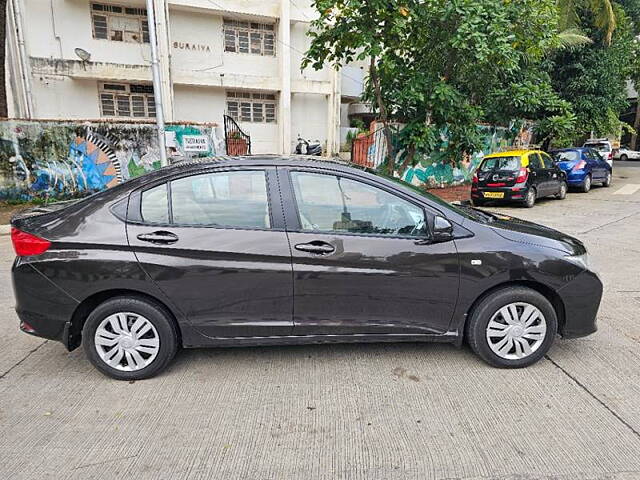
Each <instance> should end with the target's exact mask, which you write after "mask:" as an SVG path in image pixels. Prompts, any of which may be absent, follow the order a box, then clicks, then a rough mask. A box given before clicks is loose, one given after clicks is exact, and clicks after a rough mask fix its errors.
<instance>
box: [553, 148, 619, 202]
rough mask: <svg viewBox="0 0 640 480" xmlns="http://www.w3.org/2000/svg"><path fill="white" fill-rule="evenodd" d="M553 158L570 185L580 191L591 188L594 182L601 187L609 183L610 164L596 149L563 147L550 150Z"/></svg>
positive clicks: (586, 190)
mask: <svg viewBox="0 0 640 480" xmlns="http://www.w3.org/2000/svg"><path fill="white" fill-rule="evenodd" d="M550 153H551V155H553V159H554V161H555V162H556V164H557V165H558V167H560V168H561V169H562V171H563V172H564V173H565V176H566V179H567V183H568V184H569V186H570V187H574V188H578V189H580V191H582V192H585V193H586V192H588V191H589V190H591V186H592V185H593V184H594V183H599V184H601V185H602V186H603V187H609V186H610V185H611V177H612V169H611V165H609V163H608V162H607V161H606V160H604V159H603V158H602V157H601V156H600V155H599V154H598V152H597V151H595V150H592V149H590V148H585V147H582V148H563V149H560V150H553V151H552V152H550Z"/></svg>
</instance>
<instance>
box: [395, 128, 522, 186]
mask: <svg viewBox="0 0 640 480" xmlns="http://www.w3.org/2000/svg"><path fill="white" fill-rule="evenodd" d="M478 129H479V130H480V133H481V135H482V147H481V149H480V150H479V151H477V152H474V153H473V154H472V155H469V156H466V157H465V158H461V159H459V160H457V161H456V162H451V161H450V159H449V158H447V157H446V156H445V153H444V149H445V148H446V147H447V142H448V138H447V134H446V131H445V132H442V133H441V135H440V144H439V146H438V147H437V148H436V149H435V150H434V151H433V152H431V153H430V154H428V155H426V154H423V155H421V156H420V157H419V161H418V163H417V164H416V165H415V166H413V167H408V168H407V169H406V170H405V171H404V172H399V176H400V178H402V179H403V180H404V181H406V182H408V183H411V184H412V185H416V186H426V187H429V188H433V187H444V186H452V185H460V184H463V183H467V182H470V181H471V178H472V177H473V174H474V172H475V169H476V168H477V167H478V165H479V164H480V162H481V161H482V158H483V157H484V156H485V155H487V154H489V153H492V152H497V151H500V150H503V149H505V148H515V147H518V148H519V147H521V148H526V147H527V146H528V145H529V140H530V138H531V133H532V125H531V124H529V123H523V122H519V123H515V122H514V123H513V124H512V125H510V126H509V127H496V126H489V125H479V126H478ZM403 153H404V152H400V153H399V154H398V155H397V156H396V163H397V164H400V165H401V164H402V158H403V157H402V154H403Z"/></svg>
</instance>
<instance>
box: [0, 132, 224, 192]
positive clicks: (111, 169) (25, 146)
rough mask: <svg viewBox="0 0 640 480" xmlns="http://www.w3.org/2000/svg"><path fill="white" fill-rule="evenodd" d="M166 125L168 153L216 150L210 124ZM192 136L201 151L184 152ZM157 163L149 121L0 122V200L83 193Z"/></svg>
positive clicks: (217, 145)
mask: <svg viewBox="0 0 640 480" xmlns="http://www.w3.org/2000/svg"><path fill="white" fill-rule="evenodd" d="M166 129H167V132H168V134H167V146H168V147H169V152H170V154H171V155H175V156H208V155H215V154H220V153H222V152H221V148H223V145H222V143H223V142H221V140H220V136H219V134H218V133H217V132H216V125H215V124H208V125H205V124H199V125H182V124H173V125H167V128H166ZM194 135H197V136H199V138H202V137H205V138H206V140H205V141H206V145H207V149H206V150H204V151H202V152H189V151H185V150H186V149H185V142H188V140H189V136H194ZM191 138H193V137H191ZM159 167H160V160H159V155H158V143H157V136H156V130H155V125H153V124H145V123H109V124H106V123H95V122H94V123H90V122H85V123H80V122H53V121H19V120H6V121H2V122H0V199H1V200H22V201H27V200H34V199H37V198H55V199H62V198H71V197H78V196H83V195H87V194H89V193H92V192H96V191H100V190H103V189H105V188H109V187H112V186H114V185H117V184H118V183H120V182H122V181H124V180H126V179H128V178H131V177H136V176H138V175H141V174H143V173H145V172H148V171H151V170H154V169H156V168H159Z"/></svg>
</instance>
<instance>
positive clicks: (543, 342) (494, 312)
mask: <svg viewBox="0 0 640 480" xmlns="http://www.w3.org/2000/svg"><path fill="white" fill-rule="evenodd" d="M557 328H558V320H557V317H556V312H555V310H554V309H553V306H552V305H551V303H550V302H549V300H547V299H546V298H545V297H544V296H543V295H541V294H540V293H538V292H536V291H535V290H531V289H530V288H526V287H508V288H504V289H501V290H498V291H496V292H493V293H492V294H490V295H488V296H487V297H485V298H484V299H483V300H481V301H480V303H479V304H478V306H477V307H475V308H474V310H473V312H472V314H471V316H470V318H469V321H468V322H467V325H466V328H465V334H466V338H467V341H468V343H469V345H470V346H471V349H472V350H473V351H474V352H475V353H476V354H477V355H478V356H480V358H482V359H483V360H484V361H486V362H487V363H489V364H491V365H493V366H495V367H501V368H521V367H527V366H529V365H532V364H534V363H535V362H537V361H538V360H540V359H541V358H542V357H543V356H544V355H545V354H546V353H547V352H548V351H549V348H551V345H552V344H553V340H554V338H555V334H556V331H557Z"/></svg>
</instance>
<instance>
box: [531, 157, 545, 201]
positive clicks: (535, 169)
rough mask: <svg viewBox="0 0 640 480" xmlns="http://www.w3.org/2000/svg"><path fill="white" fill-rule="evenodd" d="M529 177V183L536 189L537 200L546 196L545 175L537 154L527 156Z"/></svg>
mask: <svg viewBox="0 0 640 480" xmlns="http://www.w3.org/2000/svg"><path fill="white" fill-rule="evenodd" d="M529 175H530V176H531V178H532V181H531V183H532V184H533V186H534V187H535V188H536V192H537V196H538V198H540V197H544V196H546V195H547V191H548V185H547V184H548V181H547V173H546V171H545V169H544V166H543V164H542V160H541V159H540V155H539V154H538V153H530V154H529Z"/></svg>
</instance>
